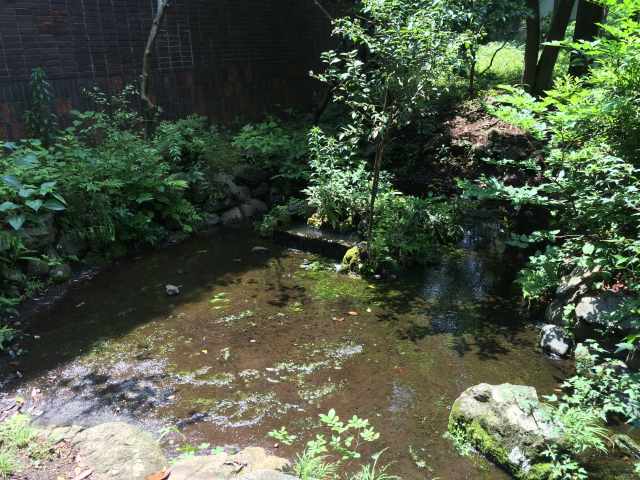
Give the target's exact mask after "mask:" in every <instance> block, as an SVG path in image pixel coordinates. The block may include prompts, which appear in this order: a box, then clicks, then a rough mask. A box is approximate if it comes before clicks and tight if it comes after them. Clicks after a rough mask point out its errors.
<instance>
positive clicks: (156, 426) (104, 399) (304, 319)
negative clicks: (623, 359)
mask: <svg viewBox="0 0 640 480" xmlns="http://www.w3.org/2000/svg"><path fill="white" fill-rule="evenodd" d="M474 225H476V224H474ZM484 228H489V229H491V228H495V226H494V227H491V226H489V227H484V226H483V227H476V226H473V227H470V228H468V229H467V232H466V234H465V238H464V240H463V242H462V243H461V245H459V246H458V248H456V249H453V250H452V251H451V252H449V253H447V254H446V255H443V256H442V260H441V261H440V262H439V263H438V264H437V265H433V266H431V267H428V268H425V269H421V270H416V271H413V272H408V273H407V274H406V275H403V277H402V278H401V279H399V280H397V281H392V282H376V283H370V282H368V281H367V280H364V279H359V278H353V277H349V276H346V275H339V274H336V273H335V271H333V266H332V264H331V262H328V261H327V260H326V259H323V258H322V257H319V256H315V255H312V254H308V253H303V252H298V251H291V250H287V249H285V248H283V247H280V246H276V245H273V244H270V243H268V242H267V243H266V242H264V241H263V240H261V239H258V238H256V237H254V235H253V234H252V233H251V232H249V231H244V230H232V231H223V232H220V234H218V235H216V236H214V237H211V238H201V239H194V240H190V241H188V242H186V243H184V244H182V245H179V246H175V247H171V248H168V249H165V250H161V251H158V252H152V253H149V254H145V255H144V256H142V257H140V258H138V259H133V260H131V261H126V262H123V263H122V264H120V265H118V266H116V267H114V268H112V269H109V270H108V271H105V272H103V273H101V274H99V275H97V276H96V277H95V278H94V279H93V280H92V281H91V282H86V283H82V284H78V285H76V286H75V287H74V288H72V289H71V290H70V291H69V292H68V294H67V296H66V297H65V298H63V299H62V300H61V301H60V302H58V303H57V304H55V305H54V306H53V307H52V308H51V309H50V310H48V311H43V312H40V313H38V314H37V315H35V317H34V319H33V321H34V323H33V332H32V333H34V334H35V335H38V336H39V339H34V340H33V342H31V344H30V345H28V348H29V349H30V353H29V354H28V355H27V356H25V357H24V359H23V360H22V361H21V362H22V363H21V364H20V367H19V368H20V369H21V372H22V373H23V378H22V379H21V380H20V381H19V382H18V383H17V384H16V385H15V386H14V387H15V388H12V389H8V388H6V389H5V390H7V391H6V394H7V395H16V394H19V395H21V396H23V397H24V398H26V399H27V407H28V408H29V409H30V411H31V412H32V413H33V414H34V415H35V416H36V417H37V418H38V420H39V421H40V422H42V423H55V424H69V423H80V424H94V423H98V422H102V421H106V420H112V419H124V420H126V421H130V422H133V423H143V424H145V426H147V427H148V428H150V429H152V430H155V431H159V430H160V429H161V428H162V427H166V426H177V427H178V428H179V429H180V431H181V432H182V433H183V434H184V435H185V437H186V439H187V440H188V441H189V442H191V443H198V442H203V441H204V442H209V443H211V444H212V445H230V444H235V445H241V446H247V445H261V446H265V447H269V446H271V444H270V441H269V440H268V437H267V433H268V432H269V431H270V430H272V429H274V428H279V427H280V426H282V425H287V426H288V428H289V430H290V431H292V432H296V433H300V434H301V439H303V440H304V439H307V438H309V437H310V436H311V435H312V432H311V431H310V430H309V427H310V425H312V424H313V423H314V419H315V418H317V415H318V413H321V412H326V411H327V410H328V409H330V408H335V409H336V410H337V411H338V412H339V413H340V414H341V415H343V416H347V415H349V416H350V415H353V414H357V415H359V416H361V417H364V418H369V419H370V420H371V422H372V424H373V425H374V426H375V427H376V428H377V429H378V430H379V431H380V433H381V435H382V437H381V438H382V442H383V443H382V444H381V445H376V446H375V447H374V448H376V449H377V450H380V449H382V448H384V447H389V452H388V453H386V454H385V460H386V461H388V462H393V472H394V473H397V474H399V475H402V476H403V477H404V478H406V479H413V478H435V477H440V478H451V479H466V478H469V479H482V478H487V479H499V478H504V476H503V474H502V473H501V472H500V471H499V470H497V469H495V468H493V467H491V466H489V465H487V464H486V463H483V462H480V461H479V460H477V459H467V458H461V457H459V456H458V455H457V454H456V452H455V451H454V450H453V447H452V446H451V443H450V442H449V440H447V439H445V438H443V434H444V432H445V431H446V426H447V419H448V414H449V407H450V405H451V404H452V402H453V401H454V400H455V398H456V397H457V396H458V395H459V394H460V393H461V392H462V391H463V390H464V389H466V388H468V387H470V386H471V385H474V384H477V383H480V382H488V383H503V382H511V383H521V384H527V385H534V386H536V387H537V388H538V389H539V390H540V391H541V393H550V392H551V391H552V389H553V388H555V386H556V384H557V380H558V378H561V377H562V376H563V375H564V367H563V365H562V364H561V363H559V362H551V361H550V360H548V359H546V358H544V357H542V356H541V355H539V354H538V353H537V352H536V346H535V343H536V332H535V330H534V329H532V328H530V327H527V325H526V321H525V320H526V316H524V315H523V312H521V311H519V309H518V307H517V303H516V302H514V299H513V296H512V295H511V288H510V284H511V279H512V274H513V272H512V271H510V270H513V269H512V268H511V267H510V266H509V265H508V262H505V261H504V259H503V257H502V256H501V251H500V243H499V241H498V240H497V239H496V236H495V235H493V233H491V232H489V233H491V235H487V232H485V231H484V230H482V231H481V230H479V229H484ZM487 238H488V240H487ZM257 245H260V246H265V247H268V248H269V250H268V251H266V252H264V251H261V252H254V251H252V250H253V247H254V246H257ZM318 265H319V266H320V267H319V268H316V267H317V266H318ZM167 283H171V284H174V285H179V286H181V294H180V295H179V296H177V297H168V296H167V295H166V293H165V289H164V287H165V284H167ZM294 453H296V452H295V450H294V449H293V448H289V447H284V446H282V447H281V448H280V450H279V454H281V455H285V456H293V454H294ZM365 453H372V452H371V451H370V452H365Z"/></svg>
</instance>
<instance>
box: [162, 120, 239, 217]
mask: <svg viewBox="0 0 640 480" xmlns="http://www.w3.org/2000/svg"><path fill="white" fill-rule="evenodd" d="M153 145H154V147H155V148H157V149H158V151H159V152H160V154H161V155H162V156H163V157H164V159H165V160H166V161H167V162H168V163H169V165H170V168H171V171H172V173H174V174H176V175H177V176H178V177H179V178H181V179H182V180H185V181H187V182H188V183H189V186H190V189H189V199H190V200H191V201H192V202H194V203H196V204H205V203H208V202H216V201H218V200H220V199H221V198H222V197H223V192H221V191H220V190H219V189H216V187H215V184H216V182H215V177H216V175H218V174H219V173H220V172H222V171H226V170H229V169H231V168H232V167H233V166H234V165H237V164H239V163H240V160H241V159H240V154H239V152H238V149H236V148H235V147H233V145H232V144H231V141H230V140H229V139H228V138H227V136H226V135H225V134H224V133H223V132H222V131H220V130H219V129H218V128H216V127H215V126H211V127H209V126H208V122H207V119H206V118H205V117H200V116H197V115H192V116H190V117H187V118H184V119H179V120H175V121H165V122H161V123H160V124H159V125H158V127H157V129H156V133H155V137H154V139H153Z"/></svg>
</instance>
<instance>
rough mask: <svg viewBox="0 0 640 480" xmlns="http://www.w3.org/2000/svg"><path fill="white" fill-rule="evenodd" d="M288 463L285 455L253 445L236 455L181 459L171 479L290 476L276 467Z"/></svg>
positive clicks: (261, 479)
mask: <svg viewBox="0 0 640 480" xmlns="http://www.w3.org/2000/svg"><path fill="white" fill-rule="evenodd" d="M287 465H288V462H287V461H286V460H285V459H283V458H279V457H275V456H271V455H269V454H267V452H266V451H265V450H264V449H262V448H257V447H250V448H245V449H244V450H242V451H241V452H239V453H237V454H235V455H230V454H228V453H220V454H218V455H206V456H202V457H193V458H188V459H185V460H181V461H179V462H178V463H176V464H175V465H174V466H173V467H172V469H171V480H212V479H215V480H226V479H232V478H233V479H243V480H249V479H253V480H271V479H272V480H291V477H290V476H285V475H283V474H281V473H280V472H278V471H277V470H280V469H282V468H284V467H286V466H287ZM251 475H254V476H251Z"/></svg>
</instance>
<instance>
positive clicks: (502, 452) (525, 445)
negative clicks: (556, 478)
mask: <svg viewBox="0 0 640 480" xmlns="http://www.w3.org/2000/svg"><path fill="white" fill-rule="evenodd" d="M558 431H559V430H558V429H557V428H556V425H555V424H553V423H552V421H551V420H550V419H549V415H548V413H547V410H546V408H545V407H544V405H542V404H541V403H540V401H539V400H538V394H537V392H536V390H535V388H533V387H528V386H524V385H511V384H508V383H505V384H502V385H489V384H486V383H482V384H479V385H475V386H473V387H471V388H468V389H467V390H465V391H464V392H463V393H462V395H460V397H458V399H457V400H456V401H455V403H454V404H453V407H452V408H451V414H450V416H449V432H450V434H451V435H452V437H453V438H454V439H455V440H456V441H457V442H459V443H461V444H463V445H466V446H469V447H472V448H474V449H476V450H478V451H479V452H480V453H482V454H483V455H485V456H486V457H488V458H489V459H490V460H492V461H494V462H495V463H497V464H498V465H501V466H502V467H504V468H506V469H507V470H509V471H510V472H511V473H513V474H514V475H515V476H516V477H517V478H521V479H526V480H538V479H546V478H548V474H549V464H548V463H547V462H546V461H545V460H544V459H543V458H542V455H541V454H542V451H543V450H544V448H545V446H546V445H548V444H550V443H556V442H558V441H559V440H560V436H559V433H558Z"/></svg>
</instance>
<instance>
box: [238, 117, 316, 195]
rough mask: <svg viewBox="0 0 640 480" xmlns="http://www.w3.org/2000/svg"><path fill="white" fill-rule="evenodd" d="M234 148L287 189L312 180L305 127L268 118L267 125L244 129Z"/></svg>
mask: <svg viewBox="0 0 640 480" xmlns="http://www.w3.org/2000/svg"><path fill="white" fill-rule="evenodd" d="M233 146H234V147H236V148H238V149H239V150H240V151H241V152H242V154H243V155H244V157H245V158H247V159H248V160H249V161H250V162H251V163H252V164H254V165H256V166H258V167H260V168H262V169H264V170H267V171H269V172H271V173H272V175H273V178H274V179H275V180H280V181H281V182H282V183H284V184H285V185H299V184H302V183H304V182H306V180H307V179H308V177H309V169H308V167H307V165H306V158H307V139H306V128H305V126H303V127H300V126H296V127H293V126H291V125H288V124H285V123H284V122H282V121H281V120H278V119H276V118H274V117H268V118H267V119H266V120H265V121H264V122H261V123H249V124H247V125H245V126H244V127H242V129H241V130H240V132H238V133H237V134H236V135H235V136H234V137H233Z"/></svg>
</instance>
